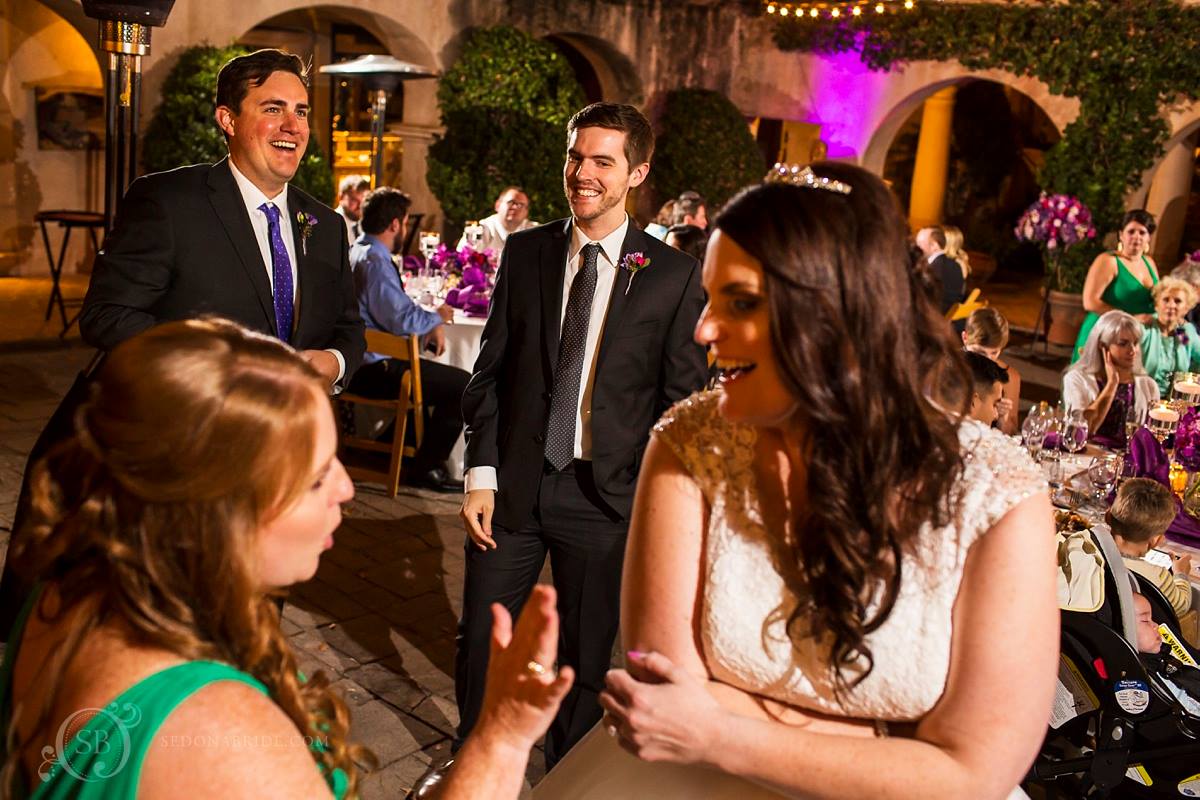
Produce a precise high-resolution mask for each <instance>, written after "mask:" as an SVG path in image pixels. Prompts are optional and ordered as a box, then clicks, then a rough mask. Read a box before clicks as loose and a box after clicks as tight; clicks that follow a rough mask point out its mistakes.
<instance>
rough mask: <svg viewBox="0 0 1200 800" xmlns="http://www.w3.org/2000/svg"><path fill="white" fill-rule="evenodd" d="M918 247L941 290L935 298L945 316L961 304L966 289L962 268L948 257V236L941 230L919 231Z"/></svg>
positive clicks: (925, 229) (923, 229) (917, 237)
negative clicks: (956, 305)
mask: <svg viewBox="0 0 1200 800" xmlns="http://www.w3.org/2000/svg"><path fill="white" fill-rule="evenodd" d="M915 241H916V244H917V247H918V248H919V249H920V251H921V255H922V256H923V257H924V258H925V263H926V264H927V265H928V267H929V272H930V273H931V274H932V275H933V277H934V278H935V279H936V281H937V285H938V288H939V289H940V291H939V293H938V295H937V296H936V297H935V298H934V299H935V300H936V301H937V303H938V308H939V310H940V311H941V312H942V313H943V314H945V313H946V312H947V311H949V310H950V309H951V308H952V307H953V306H954V304H955V303H961V302H962V300H963V296H964V293H965V289H966V281H965V280H964V279H963V274H962V267H961V266H959V263H958V262H957V261H955V260H954V259H952V258H951V257H950V256H948V255H946V253H945V252H944V250H945V249H946V234H945V232H944V231H943V230H942V229H941V228H922V229H921V230H919V231H917V236H916V240H915Z"/></svg>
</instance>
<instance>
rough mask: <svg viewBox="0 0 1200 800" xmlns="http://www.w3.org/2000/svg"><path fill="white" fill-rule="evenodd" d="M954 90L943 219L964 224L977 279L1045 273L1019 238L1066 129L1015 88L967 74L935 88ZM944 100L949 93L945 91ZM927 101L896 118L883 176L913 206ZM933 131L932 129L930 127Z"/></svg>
mask: <svg viewBox="0 0 1200 800" xmlns="http://www.w3.org/2000/svg"><path fill="white" fill-rule="evenodd" d="M947 87H954V88H953V89H952V90H951V91H952V92H953V95H952V102H953V111H952V114H951V116H950V118H949V121H948V122H949V129H948V131H946V132H945V133H946V135H948V137H949V141H948V147H947V150H948V153H947V156H948V163H947V165H946V180H945V182H944V188H943V192H944V195H943V198H942V203H941V205H942V208H943V212H942V219H941V221H942V222H944V223H946V224H950V225H955V226H957V227H959V228H961V229H962V231H963V233H964V235H965V239H966V243H967V247H968V248H969V249H970V250H971V251H973V253H975V254H977V255H974V256H973V257H972V262H973V265H975V266H976V267H978V268H979V269H978V271H977V275H976V280H977V281H980V280H986V279H987V277H988V276H989V275H990V273H991V272H992V271H999V272H1000V273H1001V274H1002V275H1003V273H1005V272H1014V271H1015V272H1017V273H1029V274H1040V272H1041V262H1040V260H1039V258H1038V255H1037V253H1036V252H1035V251H1034V252H1026V250H1025V249H1024V248H1023V247H1022V246H1021V245H1020V243H1018V242H1017V240H1016V238H1015V237H1014V236H1013V233H1012V231H1013V227H1014V225H1015V223H1016V220H1017V218H1018V217H1019V216H1020V214H1021V213H1022V212H1023V211H1024V210H1025V208H1027V207H1028V206H1029V204H1030V203H1031V202H1032V201H1033V200H1034V199H1035V198H1036V197H1037V195H1038V192H1039V191H1040V187H1039V185H1038V183H1037V177H1036V176H1037V171H1038V169H1039V168H1040V167H1041V165H1042V163H1043V161H1044V158H1045V153H1046V151H1047V150H1048V149H1049V148H1050V147H1051V146H1053V145H1054V144H1055V143H1056V142H1057V141H1058V140H1059V139H1060V138H1061V134H1060V132H1059V129H1058V127H1057V125H1056V124H1055V123H1054V121H1053V120H1052V119H1051V118H1050V116H1049V115H1048V114H1047V113H1046V111H1045V110H1044V109H1043V108H1042V107H1041V106H1040V105H1039V104H1038V103H1037V102H1035V101H1034V100H1033V99H1032V98H1030V97H1029V96H1028V95H1027V94H1025V93H1024V92H1021V91H1019V90H1018V89H1015V88H1013V87H1012V86H1010V85H1006V84H1003V83H999V82H997V81H992V80H987V79H979V78H960V79H957V80H954V81H952V82H946V83H943V84H941V85H937V86H934V87H931V90H930V93H929V94H930V95H932V94H933V92H937V91H942V90H945V89H946V88H947ZM941 96H943V97H945V96H949V95H948V93H945V92H943V94H942V95H941ZM922 106H923V103H918V104H916V105H915V107H912V108H911V110H908V111H907V113H906V115H905V118H904V119H903V120H893V121H892V122H893V125H894V133H893V135H892V138H891V140H890V141H889V142H888V143H887V147H886V150H884V151H883V152H884V157H883V163H882V168H881V170H880V171H881V173H882V175H883V177H884V179H885V180H887V181H888V182H889V183H890V184H891V185H892V186H893V188H894V189H895V190H896V194H897V195H898V196H899V197H900V199H901V201H902V202H903V203H904V204H905V207H906V208H907V206H908V203H909V200H910V197H912V186H913V182H914V166H915V162H916V151H917V144H918V141H919V139H920V137H921V135H922V125H923V121H924V119H926V118H925V117H924V115H923V107H922ZM926 133H927V134H928V132H926Z"/></svg>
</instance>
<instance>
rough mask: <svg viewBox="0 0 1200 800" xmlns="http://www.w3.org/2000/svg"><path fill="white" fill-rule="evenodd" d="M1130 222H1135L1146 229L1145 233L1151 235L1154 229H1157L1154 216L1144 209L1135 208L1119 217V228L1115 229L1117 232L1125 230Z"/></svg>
mask: <svg viewBox="0 0 1200 800" xmlns="http://www.w3.org/2000/svg"><path fill="white" fill-rule="evenodd" d="M1131 222H1136V223H1137V224H1139V225H1141V226H1142V227H1143V228H1145V229H1146V233H1151V234H1152V233H1154V230H1155V228H1157V227H1158V225H1157V223H1155V221H1154V215H1153V214H1151V213H1150V212H1149V211H1147V210H1146V209H1144V208H1135V209H1133V210H1132V211H1126V212H1125V215H1124V216H1123V217H1121V226H1120V227H1119V228H1117V230H1118V231H1123V230H1125V226H1126V225H1128V224H1129V223H1131Z"/></svg>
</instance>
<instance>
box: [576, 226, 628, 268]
mask: <svg viewBox="0 0 1200 800" xmlns="http://www.w3.org/2000/svg"><path fill="white" fill-rule="evenodd" d="M628 230H629V215H628V214H626V215H625V219H623V220H622V221H621V224H620V225H618V226H617V227H616V228H615V229H614V230H613V232H612V233H610V234H608V235H607V236H605V237H604V238H603V239H601V240H600V241H598V242H596V244H598V245H600V250H601V251H603V253H604V257H605V258H606V259H608V263H610V264H612V265H613V266H616V264H617V262H618V261H620V259H621V245H623V244H624V243H625V233H626V231H628ZM591 241H592V240H591V239H589V238H588V235H587V234H586V233H584V232H583V231H582V230H580V229H579V226H578V225H576V224H574V223H572V224H571V247H570V249H569V250H568V251H567V260H568V261H570V260H571V259H572V258H574V257H575V256H576V255H577V254H578V253H579V251H580V250H582V249H583V246H584V245H586V244H588V243H589V242H591Z"/></svg>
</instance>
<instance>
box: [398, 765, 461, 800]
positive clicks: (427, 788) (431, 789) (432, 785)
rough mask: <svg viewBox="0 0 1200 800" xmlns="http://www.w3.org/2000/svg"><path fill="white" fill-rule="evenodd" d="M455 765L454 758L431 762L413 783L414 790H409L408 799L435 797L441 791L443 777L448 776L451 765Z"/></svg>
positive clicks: (419, 799) (420, 799)
mask: <svg viewBox="0 0 1200 800" xmlns="http://www.w3.org/2000/svg"><path fill="white" fill-rule="evenodd" d="M453 765H454V759H453V758H447V759H445V760H444V761H440V762H435V763H433V764H431V765H430V766H429V769H427V770H425V774H424V775H422V776H421V777H420V778H418V779H417V782H416V783H414V784H413V788H412V791H411V792H409V794H408V798H407V800H430V798H432V797H435V796H436V795H437V793H438V792H439V791H440V787H441V784H442V779H443V778H445V777H446V773H447V772H449V771H450V767H451V766H453Z"/></svg>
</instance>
